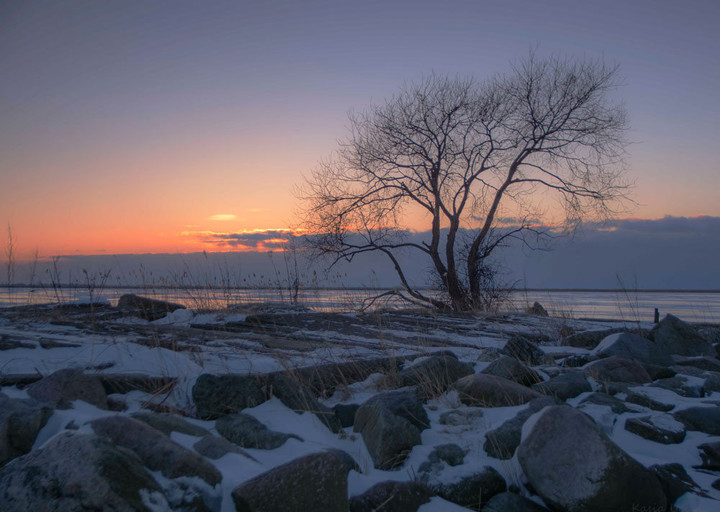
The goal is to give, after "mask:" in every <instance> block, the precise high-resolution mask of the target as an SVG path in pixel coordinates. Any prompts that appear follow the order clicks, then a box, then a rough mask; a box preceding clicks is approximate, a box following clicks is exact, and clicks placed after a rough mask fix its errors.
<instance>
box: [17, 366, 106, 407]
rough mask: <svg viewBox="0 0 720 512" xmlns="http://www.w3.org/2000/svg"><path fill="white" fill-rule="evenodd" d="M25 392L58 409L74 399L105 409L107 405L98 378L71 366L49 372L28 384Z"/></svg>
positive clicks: (69, 405) (69, 403) (67, 405)
mask: <svg viewBox="0 0 720 512" xmlns="http://www.w3.org/2000/svg"><path fill="white" fill-rule="evenodd" d="M27 392H28V395H30V397H32V398H34V399H35V400H37V401H38V402H43V403H46V404H50V405H52V406H53V407H56V408H58V409H69V408H70V407H71V406H72V402H73V401H74V400H82V401H83V402H87V403H89V404H92V405H94V406H96V407H100V408H101V409H107V405H108V403H107V394H106V393H105V388H104V387H103V385H102V382H101V381H100V378H99V377H97V376H96V375H87V374H85V373H83V371H82V370H78V369H72V368H66V369H63V370H58V371H56V372H54V373H51V374H50V375H48V376H47V377H44V378H43V379H41V380H39V381H37V382H35V383H34V384H31V385H30V386H28V388H27Z"/></svg>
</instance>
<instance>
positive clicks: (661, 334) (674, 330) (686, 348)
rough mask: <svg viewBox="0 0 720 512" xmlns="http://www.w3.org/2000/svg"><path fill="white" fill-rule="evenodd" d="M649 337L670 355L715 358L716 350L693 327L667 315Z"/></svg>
mask: <svg viewBox="0 0 720 512" xmlns="http://www.w3.org/2000/svg"><path fill="white" fill-rule="evenodd" d="M649 337H650V339H651V340H653V341H654V342H655V344H656V345H657V346H658V347H660V348H661V349H662V350H664V351H665V352H666V353H668V354H679V355H681V356H706V355H707V356H714V355H715V349H714V348H713V346H712V345H711V344H710V343H709V342H708V341H707V340H706V339H705V338H703V337H702V335H701V334H700V333H699V332H698V330H697V329H696V328H695V327H693V326H692V325H690V324H688V323H686V322H683V321H682V320H680V319H679V318H678V317H676V316H674V315H667V316H666V317H665V318H663V319H662V321H661V322H660V323H659V324H657V325H656V326H655V327H653V329H652V331H650V334H649Z"/></svg>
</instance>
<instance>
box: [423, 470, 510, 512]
mask: <svg viewBox="0 0 720 512" xmlns="http://www.w3.org/2000/svg"><path fill="white" fill-rule="evenodd" d="M432 489H433V491H434V492H435V493H436V494H437V495H438V496H440V497H441V498H443V499H445V500H447V501H450V502H452V503H456V504H458V505H460V506H461V507H467V508H469V509H472V510H480V509H481V508H482V506H483V505H484V504H485V503H487V501H488V500H489V499H490V498H492V497H493V496H495V495H496V494H500V493H501V492H505V491H506V490H507V484H506V483H505V479H504V478H503V477H502V476H501V475H500V473H498V472H497V470H495V468H493V467H490V466H485V467H484V468H483V469H482V470H481V471H479V472H478V473H475V474H473V475H470V476H465V477H463V478H462V479H460V480H459V481H457V482H454V483H441V484H436V485H433V486H432Z"/></svg>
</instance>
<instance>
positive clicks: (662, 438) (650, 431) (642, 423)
mask: <svg viewBox="0 0 720 512" xmlns="http://www.w3.org/2000/svg"><path fill="white" fill-rule="evenodd" d="M625 430H627V431H628V432H632V433H633V434H637V435H639V436H640V437H643V438H645V439H648V440H650V441H655V442H656V443H662V444H677V443H682V442H683V440H684V439H685V427H684V425H683V424H682V423H680V422H679V421H677V420H675V419H674V418H673V417H672V416H670V415H669V414H663V413H658V414H653V415H650V416H642V417H639V418H628V420H627V421H626V422H625Z"/></svg>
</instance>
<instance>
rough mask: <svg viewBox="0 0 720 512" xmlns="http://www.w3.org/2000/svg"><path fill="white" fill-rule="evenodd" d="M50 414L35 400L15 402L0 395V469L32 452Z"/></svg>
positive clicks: (47, 409)
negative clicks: (16, 458)
mask: <svg viewBox="0 0 720 512" xmlns="http://www.w3.org/2000/svg"><path fill="white" fill-rule="evenodd" d="M52 413H53V410H52V409H51V408H49V407H45V406H43V405H42V404H40V403H38V402H36V401H35V400H31V399H24V400H15V399H12V398H8V397H7V396H5V395H4V394H2V393H0V467H2V466H3V465H4V464H5V463H6V462H8V461H10V460H12V459H14V458H15V457H19V456H20V455H24V454H26V453H28V452H29V451H30V450H32V446H33V443H34V442H35V438H36V437H37V435H38V432H40V429H41V428H43V427H44V426H45V423H47V420H48V419H49V418H50V416H51V415H52Z"/></svg>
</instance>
